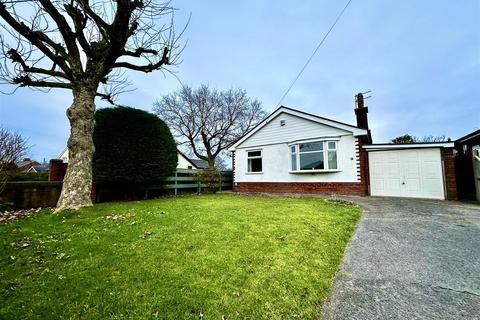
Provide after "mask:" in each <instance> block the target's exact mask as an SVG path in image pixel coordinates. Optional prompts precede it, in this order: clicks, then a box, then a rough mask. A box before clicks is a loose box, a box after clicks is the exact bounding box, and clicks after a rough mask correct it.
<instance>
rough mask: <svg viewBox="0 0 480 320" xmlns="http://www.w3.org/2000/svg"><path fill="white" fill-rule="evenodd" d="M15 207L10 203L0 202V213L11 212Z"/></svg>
mask: <svg viewBox="0 0 480 320" xmlns="http://www.w3.org/2000/svg"><path fill="white" fill-rule="evenodd" d="M14 208H15V205H14V204H13V203H12V202H3V203H2V202H0V212H5V211H12V210H13V209H14Z"/></svg>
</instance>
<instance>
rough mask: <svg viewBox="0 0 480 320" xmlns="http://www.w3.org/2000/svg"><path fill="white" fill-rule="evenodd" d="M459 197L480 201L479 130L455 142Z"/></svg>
mask: <svg viewBox="0 0 480 320" xmlns="http://www.w3.org/2000/svg"><path fill="white" fill-rule="evenodd" d="M455 149H456V150H457V153H458V154H457V157H456V169H457V186H458V193H459V197H460V198H462V199H470V200H474V199H476V200H477V201H480V129H479V130H476V131H473V132H471V133H469V134H467V135H465V136H463V137H461V138H459V139H458V140H457V141H455Z"/></svg>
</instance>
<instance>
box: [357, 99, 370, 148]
mask: <svg viewBox="0 0 480 320" xmlns="http://www.w3.org/2000/svg"><path fill="white" fill-rule="evenodd" d="M367 113H368V107H365V99H364V97H363V93H357V94H356V95H355V115H356V116H357V127H359V128H362V129H366V130H367V131H368V134H367V135H366V136H364V137H362V141H363V142H364V143H372V133H371V132H370V129H368V116H367Z"/></svg>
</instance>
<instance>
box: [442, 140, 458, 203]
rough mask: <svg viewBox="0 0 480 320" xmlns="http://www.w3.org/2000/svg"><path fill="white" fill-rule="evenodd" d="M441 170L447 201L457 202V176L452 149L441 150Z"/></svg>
mask: <svg viewBox="0 0 480 320" xmlns="http://www.w3.org/2000/svg"><path fill="white" fill-rule="evenodd" d="M442 159H443V169H444V176H445V188H446V191H447V200H458V192H457V176H456V172H455V156H454V154H453V148H442Z"/></svg>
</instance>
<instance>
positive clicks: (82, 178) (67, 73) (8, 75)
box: [0, 0, 182, 211]
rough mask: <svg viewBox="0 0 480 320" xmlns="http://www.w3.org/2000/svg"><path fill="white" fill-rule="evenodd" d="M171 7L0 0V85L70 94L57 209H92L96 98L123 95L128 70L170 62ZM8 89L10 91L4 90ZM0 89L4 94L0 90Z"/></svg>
mask: <svg viewBox="0 0 480 320" xmlns="http://www.w3.org/2000/svg"><path fill="white" fill-rule="evenodd" d="M173 12H174V8H173V7H172V6H171V4H170V2H169V1H166V2H161V1H156V0H18V1H15V0H0V30H2V32H1V33H0V81H1V83H0V84H6V85H7V88H8V89H7V90H4V91H11V92H15V90H16V89H18V88H19V87H29V88H33V89H39V90H44V91H48V90H50V89H61V90H70V91H71V92H72V96H73V102H72V105H71V106H70V107H69V108H68V109H67V112H66V115H67V117H68V119H69V121H70V137H69V139H68V143H67V146H68V152H69V162H68V168H67V172H66V175H65V178H64V180H63V186H62V193H61V195H60V198H59V200H58V203H57V211H58V210H63V209H78V208H81V207H85V206H90V205H92V201H91V198H90V193H91V188H92V157H93V153H94V146H93V141H92V133H93V127H94V114H95V108H96V106H95V97H100V98H102V99H105V100H107V101H109V102H112V103H113V101H114V100H115V99H116V98H117V96H118V94H119V93H121V92H124V91H126V88H127V86H128V85H129V82H128V81H127V79H126V73H125V71H126V70H130V71H140V72H144V73H149V72H153V71H156V70H164V71H168V70H167V69H165V67H166V66H168V65H174V64H175V61H176V60H177V57H178V55H179V54H180V52H181V51H182V47H181V46H180V45H179V43H178V39H179V36H177V35H176V34H175V30H174V28H173ZM9 89H12V90H9ZM0 90H1V89H0Z"/></svg>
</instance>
